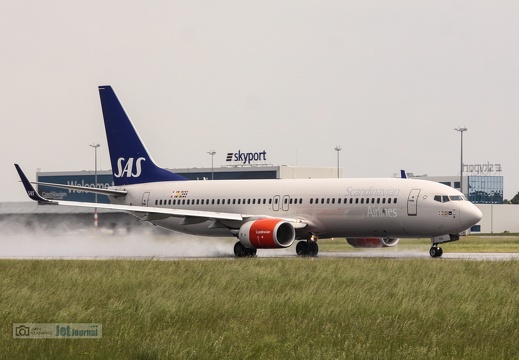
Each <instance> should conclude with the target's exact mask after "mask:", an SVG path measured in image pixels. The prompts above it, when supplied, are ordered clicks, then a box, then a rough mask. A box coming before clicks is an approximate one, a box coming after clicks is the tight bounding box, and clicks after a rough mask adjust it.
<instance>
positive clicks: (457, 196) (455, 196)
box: [449, 195, 465, 201]
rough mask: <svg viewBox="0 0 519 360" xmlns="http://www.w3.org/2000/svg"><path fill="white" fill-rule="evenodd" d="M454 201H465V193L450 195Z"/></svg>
mask: <svg viewBox="0 0 519 360" xmlns="http://www.w3.org/2000/svg"><path fill="white" fill-rule="evenodd" d="M449 197H450V199H451V200H452V201H463V200H465V197H464V196H463V195H451V196H449Z"/></svg>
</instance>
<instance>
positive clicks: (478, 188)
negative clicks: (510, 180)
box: [468, 176, 503, 204]
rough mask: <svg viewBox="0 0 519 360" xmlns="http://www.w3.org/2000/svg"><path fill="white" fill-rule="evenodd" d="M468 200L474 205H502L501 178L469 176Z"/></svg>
mask: <svg viewBox="0 0 519 360" xmlns="http://www.w3.org/2000/svg"><path fill="white" fill-rule="evenodd" d="M468 184H469V194H468V195H469V200H470V201H471V202H473V203H475V204H502V203H503V177H502V176H469V177H468Z"/></svg>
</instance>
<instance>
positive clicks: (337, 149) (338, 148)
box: [335, 145, 342, 178]
mask: <svg viewBox="0 0 519 360" xmlns="http://www.w3.org/2000/svg"><path fill="white" fill-rule="evenodd" d="M341 150H342V148H341V147H340V146H339V145H337V146H336V147H335V151H337V178H339V151H341Z"/></svg>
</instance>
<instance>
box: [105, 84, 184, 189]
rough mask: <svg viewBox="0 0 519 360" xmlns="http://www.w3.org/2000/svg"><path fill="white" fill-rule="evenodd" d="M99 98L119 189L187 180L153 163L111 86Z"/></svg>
mask: <svg viewBox="0 0 519 360" xmlns="http://www.w3.org/2000/svg"><path fill="white" fill-rule="evenodd" d="M99 95H100V97H101V107H102V109H103V117H104V122H105V129H106V138H107V140H108V148H109V151H110V161H111V163H112V172H113V176H114V183H115V185H117V186H120V185H131V184H140V183H149V182H157V181H176V180H187V179H186V178H184V177H182V176H180V175H177V174H175V173H172V172H171V171H168V170H166V169H163V168H161V167H159V166H157V165H156V164H155V163H154V162H153V160H152V158H151V156H150V155H149V153H148V150H147V149H146V147H145V146H144V143H143V142H142V140H141V139H140V137H139V134H138V133H137V131H136V130H135V128H134V126H133V124H132V122H131V121H130V118H129V117H128V115H126V112H125V111H124V108H123V107H122V105H121V103H120V102H119V99H117V96H116V95H115V92H114V91H113V89H112V87H111V86H108V85H107V86H99Z"/></svg>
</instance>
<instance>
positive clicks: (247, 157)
mask: <svg viewBox="0 0 519 360" xmlns="http://www.w3.org/2000/svg"><path fill="white" fill-rule="evenodd" d="M226 161H227V162H235V163H239V164H240V165H253V164H257V163H259V162H261V161H264V162H266V161H267V151H266V150H263V151H260V152H242V151H241V150H238V151H237V152H229V153H227V159H226Z"/></svg>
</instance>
